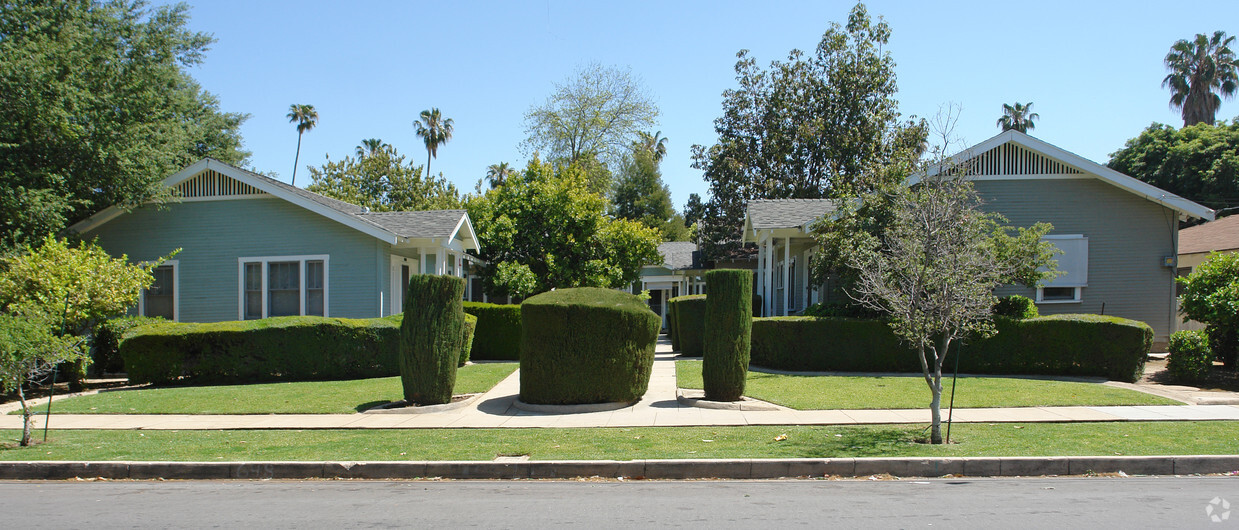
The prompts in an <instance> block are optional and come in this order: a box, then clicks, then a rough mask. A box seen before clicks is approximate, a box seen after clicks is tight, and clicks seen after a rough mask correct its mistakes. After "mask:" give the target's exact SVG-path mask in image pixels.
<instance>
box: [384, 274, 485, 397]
mask: <svg viewBox="0 0 1239 530" xmlns="http://www.w3.org/2000/svg"><path fill="white" fill-rule="evenodd" d="M406 292H407V293H408V295H407V296H405V297H404V320H403V321H402V322H401V323H400V383H401V385H402V386H403V387H404V400H405V402H407V403H411V404H412V403H416V404H418V405H442V404H446V403H451V402H452V390H453V389H454V388H455V387H456V367H457V366H459V364H460V359H461V355H462V353H463V351H462V350H463V349H464V341H465V334H466V333H467V331H468V330H467V329H466V327H465V312H464V310H463V309H462V308H461V299H462V298H464V296H465V279H464V278H460V277H457V276H447V275H438V274H416V275H413V276H412V277H410V278H409V287H408V290H407V291H406Z"/></svg>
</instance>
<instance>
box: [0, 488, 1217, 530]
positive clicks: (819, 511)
mask: <svg viewBox="0 0 1239 530" xmlns="http://www.w3.org/2000/svg"><path fill="white" fill-rule="evenodd" d="M0 498H3V499H5V501H6V502H5V507H6V509H5V511H6V512H7V513H6V514H5V516H4V519H5V526H6V527H9V528H119V527H126V528H131V527H178V528H264V529H275V528H337V527H406V528H430V527H439V528H456V527H487V528H541V527H593V528H635V527H643V528H650V527H710V528H754V527H759V526H760V527H767V528H769V527H780V526H800V527H806V526H807V527H844V528H993V527H995V525H1000V527H1015V528H1064V527H1066V528H1090V527H1091V528H1154V527H1161V528H1167V527H1173V528H1216V529H1223V528H1239V478H1236V477H1131V478H1117V477H1093V478H1026V479H931V480H900V481H870V480H863V479H862V480H779V481H629V482H619V481H594V482H591V481H404V482H373V481H370V482H366V481H221V482H214V481H201V482H177V481H167V482H163V481H160V482H128V481H124V482H3V483H0ZM1215 499H1216V500H1215ZM1228 506H1229V508H1228ZM1231 510H1233V513H1232V512H1231ZM1212 518H1217V519H1218V520H1219V522H1214V521H1213V520H1212Z"/></svg>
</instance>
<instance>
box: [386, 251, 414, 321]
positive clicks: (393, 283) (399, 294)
mask: <svg viewBox="0 0 1239 530" xmlns="http://www.w3.org/2000/svg"><path fill="white" fill-rule="evenodd" d="M390 261H391V268H390V275H391V278H390V281H389V282H388V283H389V284H390V286H389V289H390V290H391V295H390V296H388V298H389V299H390V303H389V306H390V307H389V308H388V310H389V311H390V312H389V313H388V314H389V315H394V314H396V313H400V312H402V311H404V290H405V289H406V288H408V286H407V285H403V282H402V281H401V280H403V277H402V276H401V274H400V267H402V266H407V267H408V268H409V276H410V277H412V276H414V275H416V274H418V271H419V270H420V267H421V260H419V259H417V258H410V257H407V256H401V255H399V254H391V259H390Z"/></svg>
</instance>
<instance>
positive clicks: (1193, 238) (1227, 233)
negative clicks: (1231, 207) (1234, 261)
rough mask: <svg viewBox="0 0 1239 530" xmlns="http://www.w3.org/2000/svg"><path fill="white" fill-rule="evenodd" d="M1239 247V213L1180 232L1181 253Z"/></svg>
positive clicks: (1196, 252)
mask: <svg viewBox="0 0 1239 530" xmlns="http://www.w3.org/2000/svg"><path fill="white" fill-rule="evenodd" d="M1234 249H1239V215H1232V216H1230V217H1223V218H1221V219H1218V220H1216V221H1210V222H1208V223H1205V224H1201V225H1196V226H1193V227H1191V228H1185V229H1183V231H1182V232H1179V254H1198V253H1203V252H1210V251H1214V250H1234Z"/></svg>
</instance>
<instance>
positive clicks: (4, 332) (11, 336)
mask: <svg viewBox="0 0 1239 530" xmlns="http://www.w3.org/2000/svg"><path fill="white" fill-rule="evenodd" d="M82 346H83V343H82V341H80V340H77V341H75V340H73V338H71V337H61V336H57V335H56V334H54V333H52V332H51V330H50V329H49V326H48V324H47V323H46V322H43V321H41V320H37V319H27V318H22V317H17V316H13V315H5V314H0V390H3V391H4V392H17V399H18V401H20V402H21V406H22V437H21V442H20V443H21V446H22V447H27V446H29V445H30V444H31V441H32V440H31V431H32V430H33V428H34V411H33V410H32V409H31V408H30V403H29V402H27V401H26V389H25V387H26V384H27V383H29V382H30V381H36V380H39V379H42V378H43V377H46V376H47V374H49V373H51V372H52V370H53V369H55V367H56V366H57V365H59V364H60V363H64V362H75V361H78V360H80V359H82V358H84V357H85V349H84V348H83V347H82Z"/></svg>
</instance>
